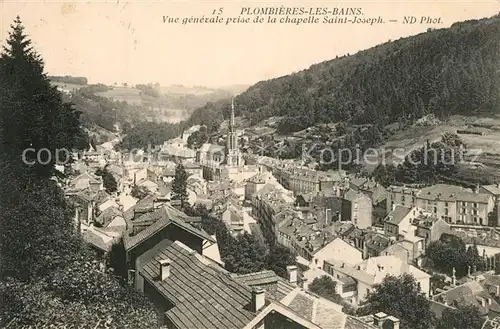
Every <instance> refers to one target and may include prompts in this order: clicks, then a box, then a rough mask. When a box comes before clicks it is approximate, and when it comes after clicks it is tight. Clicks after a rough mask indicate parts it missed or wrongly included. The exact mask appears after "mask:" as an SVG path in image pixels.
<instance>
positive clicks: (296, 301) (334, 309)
mask: <svg viewBox="0 0 500 329" xmlns="http://www.w3.org/2000/svg"><path fill="white" fill-rule="evenodd" d="M281 303H282V304H283V305H285V306H287V307H288V308H290V309H291V310H292V311H293V312H294V313H296V314H297V315H299V316H300V317H302V318H304V319H306V320H308V321H311V322H312V323H314V324H315V325H317V326H318V327H320V328H322V329H343V328H344V326H345V321H346V315H345V314H344V313H342V311H341V310H342V306H340V305H337V304H335V303H333V302H330V301H328V300H326V299H324V298H321V297H318V296H315V295H313V294H312V293H309V292H305V291H301V290H300V288H296V289H294V290H293V291H292V292H290V294H288V295H287V296H286V297H285V298H283V299H282V300H281Z"/></svg>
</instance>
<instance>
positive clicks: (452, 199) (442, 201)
mask: <svg viewBox="0 0 500 329" xmlns="http://www.w3.org/2000/svg"><path fill="white" fill-rule="evenodd" d="M480 191H481V189H480V188H479V187H477V188H476V189H475V190H474V191H471V190H470V189H465V188H463V187H460V186H454V185H446V184H436V185H432V186H428V187H424V188H420V189H419V188H415V187H405V186H391V187H389V188H388V197H387V209H388V210H389V209H394V207H395V206H397V205H401V206H404V207H410V208H411V207H414V206H416V207H419V208H421V209H423V210H424V211H426V212H429V213H432V214H433V215H434V216H436V217H438V218H442V219H444V220H445V221H446V222H448V223H453V224H466V225H488V214H489V213H490V212H492V211H493V208H494V206H495V202H494V197H493V196H492V195H491V194H488V193H482V192H480Z"/></svg>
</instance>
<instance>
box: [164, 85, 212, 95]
mask: <svg viewBox="0 0 500 329" xmlns="http://www.w3.org/2000/svg"><path fill="white" fill-rule="evenodd" d="M216 91H217V90H215V89H210V88H201V87H200V88H197V87H184V86H166V87H164V86H162V87H160V92H161V93H163V94H176V95H206V94H211V93H213V92H216Z"/></svg>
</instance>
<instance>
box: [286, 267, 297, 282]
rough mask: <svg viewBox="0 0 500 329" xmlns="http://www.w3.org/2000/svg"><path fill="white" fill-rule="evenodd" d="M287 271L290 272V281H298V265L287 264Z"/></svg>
mask: <svg viewBox="0 0 500 329" xmlns="http://www.w3.org/2000/svg"><path fill="white" fill-rule="evenodd" d="M286 272H287V273H288V281H290V283H297V266H295V265H289V266H287V267H286Z"/></svg>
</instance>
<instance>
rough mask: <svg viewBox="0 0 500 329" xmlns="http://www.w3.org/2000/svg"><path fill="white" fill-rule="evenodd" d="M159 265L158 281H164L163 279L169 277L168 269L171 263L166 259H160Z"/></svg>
mask: <svg viewBox="0 0 500 329" xmlns="http://www.w3.org/2000/svg"><path fill="white" fill-rule="evenodd" d="M159 263H160V279H161V281H165V279H166V278H168V277H169V276H170V268H171V264H172V261H171V260H170V259H168V258H166V259H161V260H160V261H159Z"/></svg>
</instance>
